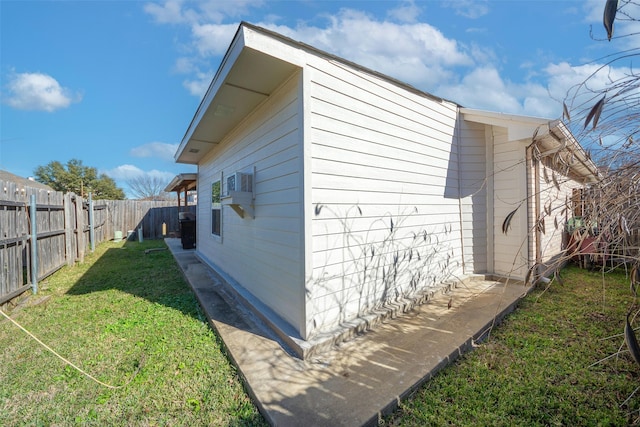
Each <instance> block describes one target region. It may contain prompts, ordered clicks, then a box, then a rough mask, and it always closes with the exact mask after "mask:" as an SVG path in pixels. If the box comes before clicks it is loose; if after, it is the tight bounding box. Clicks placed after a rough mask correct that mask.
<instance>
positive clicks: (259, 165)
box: [197, 73, 305, 328]
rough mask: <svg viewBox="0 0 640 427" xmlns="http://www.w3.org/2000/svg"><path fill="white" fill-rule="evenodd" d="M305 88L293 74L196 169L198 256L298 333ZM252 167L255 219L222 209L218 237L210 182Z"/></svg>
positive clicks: (301, 300)
mask: <svg viewBox="0 0 640 427" xmlns="http://www.w3.org/2000/svg"><path fill="white" fill-rule="evenodd" d="M300 85H301V74H300V73H296V74H295V75H294V76H293V77H291V78H290V79H289V80H288V81H287V82H286V83H284V84H283V85H282V86H281V87H280V88H279V89H278V90H276V91H275V92H274V93H273V94H272V95H271V96H270V97H269V98H268V99H267V100H266V101H265V102H264V103H263V104H261V105H260V106H259V107H258V108H257V109H256V110H255V111H254V112H252V113H251V114H250V115H249V116H248V117H247V118H246V119H245V120H244V121H243V122H242V123H240V125H239V126H237V127H236V129H235V130H233V131H232V132H231V133H230V134H229V135H228V136H227V137H226V138H225V139H224V140H223V141H222V142H221V143H220V144H219V145H218V146H216V147H215V148H214V149H213V150H212V151H211V152H210V153H209V154H208V155H207V156H206V157H205V158H204V159H203V160H202V162H201V163H200V166H199V170H198V174H199V179H198V221H197V227H198V244H197V253H198V255H199V256H200V257H201V258H204V259H205V260H206V261H207V262H209V263H210V264H212V265H213V266H215V267H217V269H218V270H220V271H223V272H224V273H225V274H226V275H228V276H229V277H230V278H232V279H233V280H234V281H235V282H237V283H238V284H240V285H241V286H243V287H244V288H246V289H247V290H248V291H249V292H251V294H253V295H254V296H255V297H256V298H258V299H259V300H260V301H261V302H262V303H264V304H266V305H267V306H268V307H269V308H271V309H272V310H273V311H275V312H276V313H277V314H278V315H280V316H281V317H282V318H283V319H285V320H286V321H287V322H289V323H290V324H291V325H292V326H294V327H295V328H301V327H302V326H301V325H304V298H305V296H304V286H302V283H304V275H303V269H302V266H303V263H304V258H303V256H304V253H303V251H302V247H301V246H302V245H301V242H302V241H303V232H304V228H303V224H302V215H301V212H302V192H301V182H302V176H301V173H302V155H301V152H302V123H301V120H302V118H301V114H300V111H301V100H300V98H299V93H300ZM254 166H255V168H256V175H255V190H256V198H255V219H253V218H251V217H245V218H244V219H243V218H241V217H240V216H238V215H237V214H236V213H235V212H234V211H233V210H232V209H231V208H230V207H228V206H223V207H222V235H221V236H220V237H217V236H214V235H213V234H212V232H211V227H212V226H211V184H212V182H214V181H216V180H219V179H220V177H221V173H222V175H223V176H224V177H226V176H228V175H230V174H233V173H235V172H252V171H253V168H254ZM225 180H226V179H225ZM223 192H226V185H225V183H224V181H223Z"/></svg>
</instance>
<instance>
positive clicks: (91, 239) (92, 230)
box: [89, 193, 96, 252]
mask: <svg viewBox="0 0 640 427" xmlns="http://www.w3.org/2000/svg"><path fill="white" fill-rule="evenodd" d="M94 226H95V221H94V220H93V199H92V197H91V193H89V243H91V252H94V251H95V250H96V234H95V233H96V232H95V228H94Z"/></svg>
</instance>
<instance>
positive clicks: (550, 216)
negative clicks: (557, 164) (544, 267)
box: [539, 162, 583, 262]
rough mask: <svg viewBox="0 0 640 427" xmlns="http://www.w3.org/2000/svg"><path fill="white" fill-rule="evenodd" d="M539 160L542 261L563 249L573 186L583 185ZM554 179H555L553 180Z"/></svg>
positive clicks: (570, 213) (556, 254)
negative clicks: (542, 225)
mask: <svg viewBox="0 0 640 427" xmlns="http://www.w3.org/2000/svg"><path fill="white" fill-rule="evenodd" d="M545 163H548V162H540V163H539V167H540V173H539V190H540V208H539V209H540V214H541V215H542V217H543V218H544V227H543V228H542V229H543V230H544V232H543V233H542V234H541V239H540V241H541V249H542V259H541V261H542V262H546V261H549V260H550V259H552V258H554V257H556V256H558V254H561V253H562V252H563V250H564V249H565V246H564V245H565V244H566V242H565V241H564V230H565V224H566V222H567V220H568V219H569V218H570V217H571V216H572V212H571V196H572V193H573V189H574V188H581V187H583V185H581V184H580V183H578V182H577V181H575V180H573V179H571V178H568V177H566V176H564V175H562V174H561V173H559V172H556V171H554V170H553V169H552V168H550V167H549V166H547V165H545ZM554 180H555V181H554Z"/></svg>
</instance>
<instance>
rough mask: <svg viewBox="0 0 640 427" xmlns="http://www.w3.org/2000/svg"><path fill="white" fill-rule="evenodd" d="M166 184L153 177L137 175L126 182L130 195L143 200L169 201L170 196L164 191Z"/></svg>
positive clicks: (164, 181) (160, 179) (162, 180)
mask: <svg viewBox="0 0 640 427" xmlns="http://www.w3.org/2000/svg"><path fill="white" fill-rule="evenodd" d="M167 184H168V182H167V181H166V180H164V179H162V178H160V177H157V176H153V175H139V176H137V177H135V178H131V179H129V180H127V185H128V186H129V190H130V191H131V193H132V195H133V196H134V197H135V198H137V199H143V200H169V199H170V198H171V195H170V194H169V193H167V192H165V191H164V189H165V188H166V186H167Z"/></svg>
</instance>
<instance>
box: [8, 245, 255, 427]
mask: <svg viewBox="0 0 640 427" xmlns="http://www.w3.org/2000/svg"><path fill="white" fill-rule="evenodd" d="M152 247H164V243H163V242H162V241H146V242H144V243H138V242H126V243H125V242H122V243H104V244H101V245H99V246H98V247H97V248H96V251H95V253H94V254H91V255H90V256H88V257H87V258H86V259H85V262H84V263H82V264H79V265H78V266H75V267H72V268H68V267H65V268H63V269H62V270H60V271H59V272H57V273H56V274H54V275H53V276H51V277H50V278H48V279H47V280H45V281H44V282H42V283H40V292H39V293H38V295H36V296H34V297H31V300H37V299H39V298H40V297H44V296H51V298H50V299H48V300H47V301H46V302H44V303H42V304H40V305H34V306H27V307H25V308H23V309H20V310H14V312H12V313H11V317H12V318H13V319H15V320H16V321H17V322H19V323H20V324H21V325H23V326H24V327H25V328H26V329H28V330H29V331H31V332H32V333H33V334H35V335H36V336H37V337H38V338H40V339H41V340H42V341H43V342H45V343H46V344H48V345H49V346H50V347H52V348H53V349H54V350H55V351H57V352H58V353H60V354H61V355H62V356H63V357H65V358H67V359H69V360H70V361H71V362H72V363H74V364H76V365H78V366H80V367H81V368H82V369H84V370H86V371H87V372H88V373H89V374H91V375H93V376H94V377H96V378H97V379H99V380H100V381H103V382H105V383H108V384H111V385H114V386H119V385H124V387H121V388H118V389H110V388H106V387H104V386H102V385H99V384H98V383H96V382H94V381H92V380H90V379H88V378H87V377H85V376H84V375H82V374H80V373H79V372H78V371H76V370H75V369H73V368H71V367H70V366H68V365H66V364H65V363H63V362H62V361H61V360H60V359H59V358H57V357H56V356H54V355H53V354H52V353H50V352H48V351H47V350H45V349H44V348H43V347H42V346H40V345H39V344H38V343H36V342H35V341H34V340H33V339H31V338H30V337H28V336H27V335H26V334H25V333H24V332H22V331H21V330H20V329H18V328H17V327H16V326H14V325H13V324H12V323H11V322H9V321H8V320H7V319H4V318H0V349H2V351H1V352H0V426H23V425H27V426H28V425H34V426H35V425H42V426H50V425H59V426H66V425H95V426H106V425H136V426H138V425H144V426H147V425H149V426H167V425H171V426H180V425H184V426H221V425H224V426H239V425H263V424H264V421H263V419H262V417H261V416H260V414H259V413H258V411H257V409H256V407H255V406H254V405H253V404H252V402H251V400H250V399H249V397H248V396H247V394H246V393H245V392H244V390H243V387H242V383H241V381H240V379H239V378H238V375H237V373H236V372H235V370H234V368H233V366H232V365H231V364H230V363H229V361H228V359H227V358H226V356H225V354H224V350H223V347H222V344H221V342H220V340H219V339H218V337H217V336H216V335H215V334H214V333H213V332H212V330H211V328H210V327H209V325H208V324H207V322H206V320H205V319H204V316H203V314H202V312H201V311H200V308H199V306H198V304H197V301H196V299H195V297H194V296H193V294H192V292H191V290H190V288H189V286H188V285H187V283H186V282H185V281H184V279H183V277H182V275H181V273H180V271H179V269H178V267H177V265H176V263H175V262H174V260H173V258H172V256H171V253H170V252H169V251H168V250H165V251H159V252H151V253H149V254H145V252H144V250H145V249H148V248H152Z"/></svg>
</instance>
